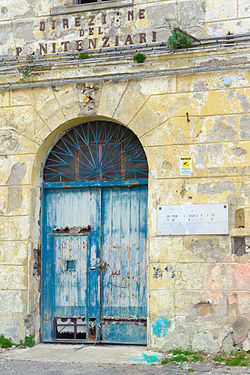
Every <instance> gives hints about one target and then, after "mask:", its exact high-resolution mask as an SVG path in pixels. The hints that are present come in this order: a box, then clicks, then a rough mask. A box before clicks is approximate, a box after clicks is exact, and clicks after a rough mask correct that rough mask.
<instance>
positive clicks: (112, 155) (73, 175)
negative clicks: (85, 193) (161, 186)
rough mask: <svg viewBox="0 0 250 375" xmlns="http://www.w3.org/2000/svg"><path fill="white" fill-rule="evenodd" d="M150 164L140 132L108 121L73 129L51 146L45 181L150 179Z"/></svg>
mask: <svg viewBox="0 0 250 375" xmlns="http://www.w3.org/2000/svg"><path fill="white" fill-rule="evenodd" d="M147 175H148V164H147V159H146V155H145V152H144V150H143V148H142V145H141V143H140V141H139V140H138V138H137V137H136V135H135V134H134V133H133V132H132V131H131V130H129V129H127V128H126V127H125V126H122V125H118V124H114V123H112V122H107V121H95V122H90V123H85V124H81V125H79V126H77V127H75V128H73V129H70V130H69V131H68V132H67V133H66V134H65V135H64V136H63V137H62V138H61V139H60V140H59V141H58V142H57V144H56V145H55V146H54V147H53V149H52V150H51V152H50V154H49V156H48V158H47V161H46V164H45V167H44V181H45V182H71V181H76V182H83V181H115V180H138V179H146V178H147Z"/></svg>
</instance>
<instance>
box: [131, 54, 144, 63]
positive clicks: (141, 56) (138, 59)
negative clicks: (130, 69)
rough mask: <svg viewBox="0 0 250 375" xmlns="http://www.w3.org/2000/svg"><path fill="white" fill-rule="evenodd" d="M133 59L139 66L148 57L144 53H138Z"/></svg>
mask: <svg viewBox="0 0 250 375" xmlns="http://www.w3.org/2000/svg"><path fill="white" fill-rule="evenodd" d="M133 59H134V62H137V63H138V64H142V63H144V61H145V60H146V56H145V55H144V54H143V53H136V54H135V55H134V56H133Z"/></svg>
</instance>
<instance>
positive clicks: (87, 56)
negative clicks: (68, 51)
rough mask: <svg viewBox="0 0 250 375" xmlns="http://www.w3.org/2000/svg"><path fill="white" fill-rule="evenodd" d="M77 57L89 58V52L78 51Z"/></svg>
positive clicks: (81, 58)
mask: <svg viewBox="0 0 250 375" xmlns="http://www.w3.org/2000/svg"><path fill="white" fill-rule="evenodd" d="M78 57H79V59H80V60H85V59H88V58H89V54H88V53H79V55H78Z"/></svg>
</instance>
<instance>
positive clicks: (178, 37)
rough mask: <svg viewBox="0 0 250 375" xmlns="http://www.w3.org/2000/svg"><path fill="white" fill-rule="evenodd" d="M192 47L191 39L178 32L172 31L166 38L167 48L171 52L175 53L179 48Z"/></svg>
mask: <svg viewBox="0 0 250 375" xmlns="http://www.w3.org/2000/svg"><path fill="white" fill-rule="evenodd" d="M191 45H192V39H191V38H189V37H188V36H187V35H184V34H182V32H180V31H178V30H172V31H171V35H170V37H169V38H168V46H169V48H170V49H171V51H175V50H177V49H181V48H189V47H191Z"/></svg>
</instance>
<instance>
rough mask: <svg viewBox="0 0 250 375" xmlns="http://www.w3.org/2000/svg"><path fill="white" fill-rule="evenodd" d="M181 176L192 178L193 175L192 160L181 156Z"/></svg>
mask: <svg viewBox="0 0 250 375" xmlns="http://www.w3.org/2000/svg"><path fill="white" fill-rule="evenodd" d="M180 174H181V175H182V176H184V175H185V176H190V175H191V174H192V158H191V157H184V156H181V158H180Z"/></svg>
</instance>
